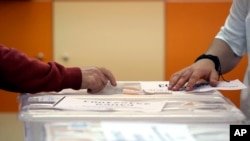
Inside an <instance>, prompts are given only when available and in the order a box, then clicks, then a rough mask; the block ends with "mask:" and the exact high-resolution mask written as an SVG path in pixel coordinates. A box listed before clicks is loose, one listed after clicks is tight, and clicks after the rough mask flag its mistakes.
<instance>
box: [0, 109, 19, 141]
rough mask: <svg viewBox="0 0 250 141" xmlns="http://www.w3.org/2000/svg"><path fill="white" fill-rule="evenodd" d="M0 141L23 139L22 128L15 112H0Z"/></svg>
mask: <svg viewBox="0 0 250 141" xmlns="http://www.w3.org/2000/svg"><path fill="white" fill-rule="evenodd" d="M0 141H24V128H23V124H22V122H21V121H19V120H18V119H17V113H0Z"/></svg>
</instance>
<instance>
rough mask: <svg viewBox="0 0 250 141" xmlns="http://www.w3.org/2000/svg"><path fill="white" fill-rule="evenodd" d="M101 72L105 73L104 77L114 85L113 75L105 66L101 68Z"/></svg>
mask: <svg viewBox="0 0 250 141" xmlns="http://www.w3.org/2000/svg"><path fill="white" fill-rule="evenodd" d="M101 71H102V73H103V74H104V75H105V77H106V79H107V80H109V81H110V83H111V85H112V86H116V85H117V83H116V79H115V77H114V75H113V74H112V73H111V71H109V70H107V69H105V68H101Z"/></svg>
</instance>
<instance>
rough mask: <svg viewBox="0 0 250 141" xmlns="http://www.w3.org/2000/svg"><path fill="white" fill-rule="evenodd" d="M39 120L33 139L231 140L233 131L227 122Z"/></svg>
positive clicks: (45, 140) (30, 137) (97, 140)
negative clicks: (173, 122) (230, 135)
mask: <svg viewBox="0 0 250 141" xmlns="http://www.w3.org/2000/svg"><path fill="white" fill-rule="evenodd" d="M40 124H41V125H40V126H37V127H33V128H35V129H36V130H31V131H30V136H29V140H30V141H32V140H36V141H211V140H216V141H228V140H229V134H230V133H229V125H228V124H184V123H182V124H170V123H155V122H110V121H103V122H80V121H78V122H70V121H66V122H65V121H64V122H45V123H43V124H42V123H40ZM33 125H34V124H33ZM36 125H37V124H36ZM31 133H32V134H31ZM37 133H39V134H37Z"/></svg>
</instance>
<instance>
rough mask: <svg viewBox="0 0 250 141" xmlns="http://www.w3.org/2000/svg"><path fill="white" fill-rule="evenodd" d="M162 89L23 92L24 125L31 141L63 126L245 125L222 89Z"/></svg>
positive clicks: (124, 85) (129, 86)
mask: <svg viewBox="0 0 250 141" xmlns="http://www.w3.org/2000/svg"><path fill="white" fill-rule="evenodd" d="M160 84H163V83H162V82H161V83H160ZM163 90H164V89H163ZM163 90H159V91H158V90H157V91H156V93H152V92H153V91H152V89H151V88H150V89H146V91H144V90H142V88H141V85H140V83H139V82H118V86H117V87H115V88H113V87H111V86H107V87H106V88H105V89H104V90H103V91H102V92H100V93H98V94H87V93H86V91H84V90H79V91H74V90H63V91H61V92H59V93H54V92H51V93H38V94H21V95H20V111H19V119H20V120H22V121H23V122H24V127H25V137H26V141H34V140H36V141H40V140H41V141H47V140H48V136H49V137H51V136H54V134H49V133H51V132H49V131H53V133H57V132H56V129H55V128H54V126H55V124H56V123H58V122H59V123H64V124H66V125H70V124H74V123H79V122H80V123H103V122H104V123H105V122H130V123H139V122H142V123H159V124H178V125H180V124H182V125H188V127H189V129H192V127H193V126H196V127H200V128H201V129H202V127H203V128H204V126H203V125H204V124H208V125H210V124H217V126H214V127H215V128H220V129H221V126H225V125H226V126H228V125H229V124H243V123H244V120H245V116H244V115H243V114H242V112H241V111H240V110H239V109H238V108H237V107H236V106H235V105H233V104H232V103H231V102H230V101H229V100H228V99H227V98H226V97H224V96H223V95H222V94H221V93H220V92H218V91H210V92H206V93H199V94H197V93H184V92H176V93H168V92H165V91H163ZM66 125H65V126H66ZM99 125H101V124H99ZM134 125H136V124H134ZM199 125H200V126H199ZM88 127H89V126H88ZM100 127H101V126H99V128H100ZM90 128H91V126H90ZM228 128H229V126H228ZM228 128H227V129H228ZM69 132H70V133H71V131H69ZM223 133H224V131H223Z"/></svg>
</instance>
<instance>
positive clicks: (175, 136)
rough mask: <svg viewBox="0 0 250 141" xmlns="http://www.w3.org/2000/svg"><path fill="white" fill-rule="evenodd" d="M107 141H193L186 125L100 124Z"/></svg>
mask: <svg viewBox="0 0 250 141" xmlns="http://www.w3.org/2000/svg"><path fill="white" fill-rule="evenodd" d="M101 127H102V131H103V133H104V136H105V137H106V139H107V140H108V141H195V139H194V137H193V136H192V135H191V134H190V132H189V129H188V126H187V125H180V124H157V123H155V124H147V123H137V124H133V123H115V122H103V123H101Z"/></svg>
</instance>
